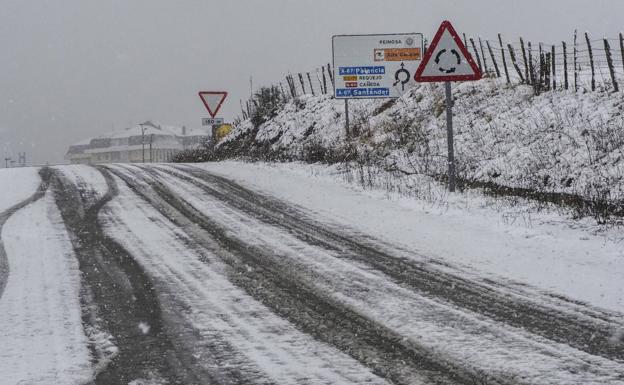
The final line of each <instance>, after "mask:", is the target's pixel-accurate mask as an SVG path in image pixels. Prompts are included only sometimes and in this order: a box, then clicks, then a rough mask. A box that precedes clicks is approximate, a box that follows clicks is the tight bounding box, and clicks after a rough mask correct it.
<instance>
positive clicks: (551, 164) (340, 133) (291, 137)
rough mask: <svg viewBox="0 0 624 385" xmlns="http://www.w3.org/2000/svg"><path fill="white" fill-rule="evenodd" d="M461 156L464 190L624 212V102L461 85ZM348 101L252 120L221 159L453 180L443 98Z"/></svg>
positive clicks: (431, 93)
mask: <svg viewBox="0 0 624 385" xmlns="http://www.w3.org/2000/svg"><path fill="white" fill-rule="evenodd" d="M453 87H454V90H453V97H454V101H455V105H454V110H453V111H454V115H455V117H454V126H455V148H456V159H457V170H458V174H459V177H460V178H461V179H462V180H463V181H465V182H472V183H474V182H479V183H481V184H483V183H489V184H492V185H495V186H504V187H514V188H524V189H530V190H531V191H537V192H542V193H561V194H572V195H574V196H578V197H582V198H584V199H587V200H590V201H594V202H601V203H605V204H609V205H610V206H609V207H608V210H609V211H610V212H617V211H622V203H621V202H622V200H623V199H624V118H623V115H622V107H623V100H622V97H621V95H620V94H618V93H607V92H604V91H600V92H598V91H597V92H581V91H579V92H573V91H564V90H557V91H552V92H547V93H543V94H541V95H539V96H534V95H533V90H532V88H531V87H529V86H507V85H504V84H501V82H500V81H498V80H495V79H484V80H482V81H479V82H471V83H461V84H455V85H454V86H453ZM349 107H350V111H349V112H350V119H351V129H352V131H354V132H355V135H353V136H352V138H351V139H350V140H347V139H346V135H345V128H344V121H345V116H344V102H343V101H342V100H335V99H332V98H331V97H329V96H326V95H323V96H309V95H306V96H301V97H299V98H298V99H296V100H291V101H289V102H287V103H286V104H285V105H284V107H283V108H282V109H280V110H279V111H278V113H277V115H276V116H275V117H274V118H272V119H270V120H268V121H267V122H266V123H264V124H262V125H261V126H260V127H258V128H257V129H254V127H253V125H252V124H251V122H250V121H243V122H242V123H241V124H240V125H239V126H238V127H237V128H236V129H235V130H234V131H233V132H232V133H231V134H230V135H229V136H228V137H227V138H226V139H225V140H224V141H223V142H222V143H220V144H219V147H218V149H217V153H218V154H219V155H220V156H226V157H230V156H237V155H250V154H251V155H253V156H260V157H266V158H269V159H299V160H307V161H317V160H321V161H323V160H324V161H330V162H331V161H337V160H343V159H347V160H358V161H360V163H362V162H364V163H366V164H374V165H376V166H379V167H381V168H382V169H385V170H396V171H398V175H405V174H406V173H409V174H418V175H427V176H430V177H433V178H435V179H439V178H441V177H442V178H443V177H444V174H445V172H446V151H447V150H446V129H445V114H444V109H445V105H444V93H443V88H442V86H441V85H437V84H423V85H418V86H417V87H415V88H413V89H412V90H411V91H410V92H408V93H407V94H406V95H404V97H403V98H401V99H398V100H396V101H378V100H361V101H359V100H351V101H349Z"/></svg>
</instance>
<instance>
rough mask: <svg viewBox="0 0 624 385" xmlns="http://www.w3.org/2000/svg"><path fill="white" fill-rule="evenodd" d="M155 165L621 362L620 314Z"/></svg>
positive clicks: (302, 232)
mask: <svg viewBox="0 0 624 385" xmlns="http://www.w3.org/2000/svg"><path fill="white" fill-rule="evenodd" d="M158 169H159V170H161V171H162V172H166V173H167V174H168V175H171V176H173V177H176V178H179V179H181V180H183V181H185V182H187V183H191V184H193V185H195V186H196V187H198V188H200V189H202V190H204V191H205V192H206V193H208V194H209V195H210V196H213V197H215V198H217V199H219V200H221V201H222V202H224V203H226V204H228V205H230V206H232V207H235V208H237V209H239V210H241V211H243V212H245V213H247V214H249V215H251V216H253V217H254V218H256V219H258V220H260V221H262V222H264V223H267V224H269V225H272V226H277V227H280V228H282V229H284V230H286V231H288V232H289V233H290V234H292V235H294V236H296V237H297V238H299V239H301V240H302V241H304V242H307V243H309V244H311V245H315V246H319V247H323V248H325V249H327V250H332V251H335V252H338V253H340V254H341V255H342V256H343V257H345V258H350V259H353V260H356V261H359V262H364V263H366V264H368V265H370V266H371V267H373V268H374V269H377V270H379V271H381V272H383V273H385V274H387V275H388V276H390V277H392V278H393V279H395V280H396V281H397V282H401V283H403V284H406V285H409V286H411V287H413V288H414V289H415V290H417V291H418V292H421V293H424V294H426V295H427V296H430V297H432V298H439V299H442V300H444V301H447V302H449V303H453V304H455V305H456V306H459V307H462V308H467V309H469V310H471V311H475V312H477V313H480V314H482V315H485V316H487V317H490V318H492V319H494V320H496V321H499V322H503V323H506V324H508V325H511V326H514V327H519V328H524V329H526V330H528V331H530V332H532V333H535V334H537V335H540V336H543V337H545V338H548V339H551V340H553V341H556V342H559V343H563V344H567V345H570V346H572V347H575V348H577V349H579V350H582V351H585V352H587V353H590V354H594V355H599V356H602V357H605V358H609V359H618V360H624V349H622V345H621V344H617V343H613V336H614V333H616V332H617V330H622V329H624V323H623V322H622V321H621V320H619V321H618V317H621V316H620V315H618V314H610V313H606V312H602V311H601V310H597V309H591V308H588V307H586V306H583V305H582V304H571V303H569V302H566V301H565V300H564V299H563V300H560V301H558V302H559V304H558V305H557V306H547V304H546V303H547V302H552V301H553V300H554V299H553V298H542V299H543V302H542V303H538V302H537V301H536V300H535V299H534V298H532V299H529V298H528V297H527V294H526V293H517V294H515V293H514V289H511V288H509V287H507V286H506V285H505V284H504V283H499V282H494V281H491V280H489V281H488V282H487V284H484V283H479V282H475V281H473V280H468V279H466V278H463V277H459V276H457V275H454V274H453V273H452V272H445V271H443V270H441V269H438V268H436V267H435V266H432V265H431V264H427V263H421V262H416V261H413V260H412V261H410V260H409V259H408V258H405V257H401V256H400V255H395V254H394V253H393V252H392V251H386V250H384V248H385V246H383V245H381V243H380V242H378V244H377V245H376V244H374V243H371V242H366V243H364V242H362V241H361V240H358V239H354V236H353V235H352V234H348V233H347V232H345V231H340V230H339V229H336V228H331V227H329V226H328V225H324V224H321V223H319V222H317V221H316V220H314V219H312V218H310V217H309V216H308V215H306V214H305V213H303V212H301V210H299V209H297V208H295V207H293V206H291V205H288V204H287V203H285V202H282V201H280V200H278V199H276V198H273V197H269V196H266V195H263V194H259V193H257V192H254V191H252V190H249V189H247V188H245V187H243V186H241V185H239V184H237V183H235V182H233V181H231V180H228V179H226V178H223V177H220V176H217V175H214V174H211V173H209V172H207V171H204V170H201V169H199V168H195V167H180V166H178V167H175V169H177V170H176V171H173V170H172V168H169V167H159V168H158ZM145 170H146V171H148V172H149V171H150V170H149V169H147V168H145ZM182 173H184V174H182ZM371 241H372V242H374V240H371ZM395 253H396V252H395ZM397 254H398V253H397Z"/></svg>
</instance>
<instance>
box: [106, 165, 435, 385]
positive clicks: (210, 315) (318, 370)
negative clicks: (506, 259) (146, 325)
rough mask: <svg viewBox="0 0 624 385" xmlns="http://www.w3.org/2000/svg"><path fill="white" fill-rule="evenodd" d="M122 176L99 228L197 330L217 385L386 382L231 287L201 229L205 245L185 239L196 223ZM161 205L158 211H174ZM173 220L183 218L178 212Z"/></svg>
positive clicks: (219, 253) (197, 349) (202, 358)
mask: <svg viewBox="0 0 624 385" xmlns="http://www.w3.org/2000/svg"><path fill="white" fill-rule="evenodd" d="M125 179H126V180H127V181H128V182H130V185H129V186H128V187H126V186H125V185H124V182H123V181H121V180H120V183H119V186H120V187H119V189H120V196H119V198H118V199H115V200H114V201H113V202H111V204H110V206H108V207H110V212H108V213H107V214H106V215H105V216H103V217H102V218H103V219H105V220H106V222H105V223H106V224H105V228H106V231H107V233H108V234H110V235H111V236H113V237H114V238H115V239H116V240H118V242H120V243H122V244H123V245H125V247H127V248H128V250H129V251H130V252H131V253H132V255H134V256H135V258H136V259H137V260H138V261H139V262H140V263H141V264H142V265H143V266H145V269H146V271H148V272H149V273H150V274H151V275H152V276H153V277H154V280H155V284H156V288H157V290H159V291H160V292H162V293H163V294H164V295H165V296H166V297H169V298H168V299H166V300H164V301H163V304H177V305H174V306H175V307H177V308H182V309H186V311H185V312H184V318H186V323H190V324H192V325H193V326H194V328H195V330H196V332H197V333H198V338H197V340H198V346H191V347H190V348H191V349H192V354H193V355H196V356H198V357H199V359H198V363H197V364H198V365H200V366H206V365H209V366H212V370H213V371H214V373H215V378H217V379H218V383H223V384H251V383H256V384H268V383H277V384H292V385H295V384H302V385H303V384H308V385H311V384H318V385H320V384H323V385H324V384H345V385H347V384H379V385H381V384H386V382H385V381H383V380H381V379H379V378H376V377H375V376H374V375H372V374H371V373H370V371H369V370H367V368H365V367H363V366H362V365H361V364H359V363H357V362H356V361H355V360H353V359H352V358H350V357H348V356H347V355H345V354H343V353H341V352H339V351H337V350H336V349H334V348H332V347H329V346H327V345H325V344H322V343H319V342H317V341H314V340H313V339H312V338H311V337H310V336H308V335H306V334H303V333H301V332H299V331H297V330H296V329H295V328H294V327H293V326H292V325H290V324H289V323H288V322H287V321H286V320H284V319H282V318H280V317H278V316H276V315H275V314H273V313H272V312H271V311H269V309H267V308H266V307H265V306H263V305H262V304H261V303H259V302H258V301H256V300H254V299H253V298H252V297H251V296H249V295H248V294H247V293H245V292H244V291H243V290H241V289H239V288H237V287H236V286H234V285H233V283H232V282H231V281H230V280H228V278H229V277H230V276H232V275H234V276H235V275H237V274H238V272H232V271H231V269H230V268H229V267H228V265H227V264H225V263H223V262H221V261H220V258H223V257H224V256H223V253H227V252H226V251H224V250H221V249H220V248H218V247H216V243H215V242H213V241H212V240H210V239H209V238H210V237H209V236H207V235H206V234H205V233H202V234H201V235H202V239H203V241H204V243H205V245H206V246H207V247H206V248H204V247H203V245H201V244H198V243H197V242H195V241H194V240H193V239H191V238H189V237H188V236H187V235H186V234H184V232H183V231H182V230H181V229H180V226H182V227H184V228H190V227H195V225H194V224H193V223H191V222H190V221H188V219H186V222H185V223H184V224H182V225H177V224H174V223H172V222H171V221H170V220H169V219H167V217H165V216H163V215H161V214H160V213H159V212H158V211H156V210H155V209H154V207H153V206H152V205H151V204H150V203H149V202H148V201H146V200H144V199H143V197H142V196H143V195H148V196H149V195H154V194H153V193H151V194H150V192H149V191H150V188H149V186H147V185H144V184H143V183H142V182H140V181H137V179H140V178H136V177H132V176H130V177H127V176H126V177H125ZM130 186H131V187H130ZM137 191H138V192H139V194H137ZM161 203H162V205H159V207H160V208H161V211H168V212H169V214H170V216H173V215H176V214H175V213H174V212H173V211H169V210H168V209H167V207H166V203H165V202H161ZM169 209H170V208H169ZM176 219H177V220H178V222H182V221H184V220H185V218H184V217H183V216H180V215H179V214H177V216H176ZM227 258H229V259H232V258H235V257H234V256H229V257H227ZM245 270H247V269H245ZM283 305H287V304H283ZM170 306H171V305H169V306H164V308H168V307H170ZM412 383H414V384H423V382H420V381H414V382H412ZM386 385H387V384H386Z"/></svg>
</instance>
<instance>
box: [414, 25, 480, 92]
mask: <svg viewBox="0 0 624 385" xmlns="http://www.w3.org/2000/svg"><path fill="white" fill-rule="evenodd" d="M479 79H481V71H479V67H478V66H477V64H476V63H475V61H474V59H473V58H472V56H471V55H470V53H469V52H468V50H467V49H466V46H465V45H464V43H462V41H461V39H460V38H459V35H457V32H456V31H455V28H453V26H452V25H451V22H449V21H443V22H442V25H440V28H439V29H438V32H436V34H435V36H434V38H433V40H432V41H431V46H430V47H429V48H427V52H426V53H425V57H424V58H423V61H422V63H420V66H418V69H417V70H416V75H414V80H416V81H417V82H453V81H464V80H479Z"/></svg>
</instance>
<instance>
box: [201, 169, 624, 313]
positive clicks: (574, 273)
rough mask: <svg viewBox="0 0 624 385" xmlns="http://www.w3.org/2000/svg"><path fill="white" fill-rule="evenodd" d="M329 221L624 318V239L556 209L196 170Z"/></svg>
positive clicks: (319, 174)
mask: <svg viewBox="0 0 624 385" xmlns="http://www.w3.org/2000/svg"><path fill="white" fill-rule="evenodd" d="M193 165H194V166H198V167H201V168H203V169H206V170H208V171H212V172H215V173H217V174H220V175H223V176H226V177H228V178H231V179H233V180H235V181H237V182H239V183H242V184H244V185H247V186H249V187H252V188H255V189H260V190H263V191H266V192H268V193H270V194H272V195H275V196H277V197H279V198H281V199H284V200H286V201H290V202H292V203H294V204H297V205H300V206H302V207H305V208H306V209H307V210H310V211H312V212H314V213H315V215H316V216H318V219H319V220H323V219H325V220H327V219H328V218H329V219H331V220H333V221H335V222H338V223H342V224H345V225H347V226H350V227H352V228H355V229H357V230H359V231H362V232H364V233H368V234H372V235H375V236H378V237H379V238H382V239H385V240H387V241H389V242H393V243H395V244H397V245H404V246H407V247H408V248H410V249H412V250H418V251H419V252H420V253H421V254H423V255H426V256H428V257H432V258H438V259H441V260H445V261H447V262H451V263H453V264H456V265H460V266H465V267H468V268H470V269H471V270H473V271H475V272H477V273H478V274H480V275H495V276H498V277H503V278H507V279H510V280H514V281H518V282H522V283H527V284H530V285H533V286H535V287H537V288H540V289H543V290H548V291H552V292H556V293H559V294H563V295H566V296H568V297H571V298H573V299H577V300H581V301H585V302H588V303H591V304H593V305H596V306H600V307H604V308H608V309H612V310H616V311H624V248H623V247H622V244H621V243H622V240H621V238H624V235H622V231H621V230H619V229H615V230H610V231H604V232H601V233H594V232H593V231H592V230H595V229H593V228H592V227H591V226H590V224H589V222H572V221H570V220H569V219H567V218H565V217H563V216H561V215H559V214H556V213H549V212H540V213H536V212H530V211H528V210H527V211H524V210H522V209H520V208H519V207H513V208H512V207H507V208H504V207H498V208H492V207H488V205H491V204H492V201H491V200H489V199H487V198H484V197H482V196H480V195H479V194H477V193H468V194H466V195H459V194H457V195H455V196H449V197H448V198H446V204H444V205H440V204H439V203H434V204H432V203H429V202H425V201H422V200H417V199H414V198H407V197H402V196H399V195H397V194H390V193H388V192H386V191H381V190H372V191H370V190H367V191H362V189H361V188H360V187H358V186H356V185H350V184H347V183H346V182H344V180H343V178H342V176H341V175H339V173H338V170H337V168H336V166H331V167H327V166H318V165H316V166H310V165H305V164H298V163H290V164H266V163H254V164H251V163H242V162H233V161H227V162H219V163H205V164H193Z"/></svg>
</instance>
